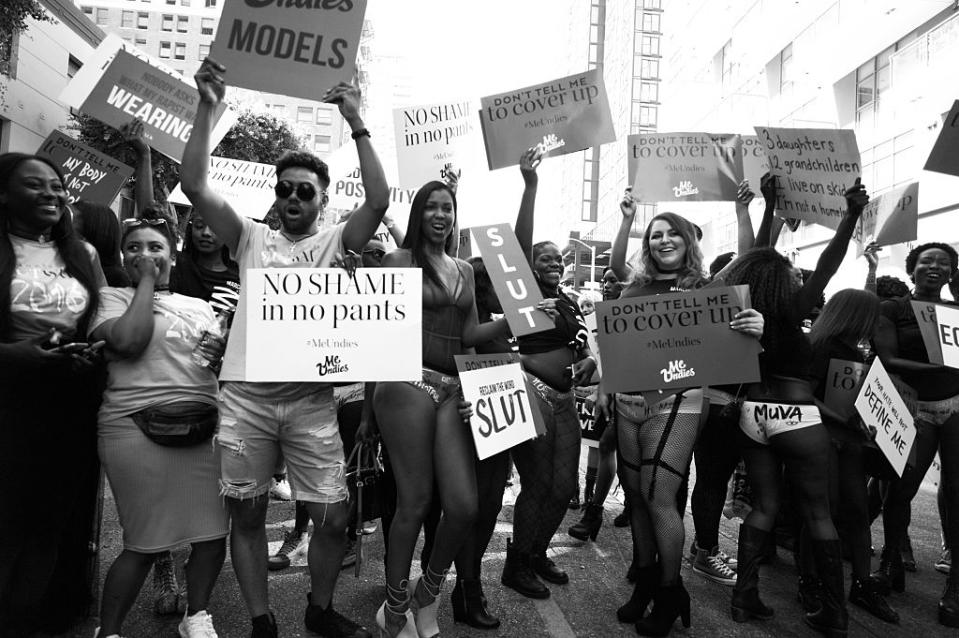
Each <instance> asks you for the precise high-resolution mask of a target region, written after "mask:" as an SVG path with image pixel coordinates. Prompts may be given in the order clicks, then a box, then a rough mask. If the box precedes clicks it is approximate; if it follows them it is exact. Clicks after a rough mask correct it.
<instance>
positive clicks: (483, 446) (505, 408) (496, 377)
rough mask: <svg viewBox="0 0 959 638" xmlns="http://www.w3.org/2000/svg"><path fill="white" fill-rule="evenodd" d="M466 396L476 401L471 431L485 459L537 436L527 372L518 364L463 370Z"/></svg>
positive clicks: (480, 456) (480, 457)
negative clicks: (527, 384)
mask: <svg viewBox="0 0 959 638" xmlns="http://www.w3.org/2000/svg"><path fill="white" fill-rule="evenodd" d="M460 383H461V384H462V386H463V398H465V399H466V400H467V401H469V402H470V403H472V404H473V416H472V417H470V430H471V431H472V433H473V443H474V444H475V445H476V456H477V458H479V460H481V461H482V460H483V459H486V458H489V457H491V456H493V455H494V454H499V453H500V452H503V451H505V450H508V449H510V448H512V447H514V446H517V445H519V444H520V443H523V442H524V441H529V440H530V439H533V438H536V427H535V425H534V423H533V410H532V407H531V405H530V394H529V389H528V388H527V386H526V375H525V373H524V372H523V368H522V366H520V364H518V363H509V364H506V365H501V366H493V367H488V368H478V369H475V370H471V371H469V372H461V373H460Z"/></svg>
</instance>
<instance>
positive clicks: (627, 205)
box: [609, 188, 636, 281]
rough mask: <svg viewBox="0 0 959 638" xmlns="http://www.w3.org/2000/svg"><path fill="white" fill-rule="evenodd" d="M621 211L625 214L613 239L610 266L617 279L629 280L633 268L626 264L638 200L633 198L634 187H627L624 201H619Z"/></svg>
mask: <svg viewBox="0 0 959 638" xmlns="http://www.w3.org/2000/svg"><path fill="white" fill-rule="evenodd" d="M619 212H621V213H622V214H623V219H622V221H620V223H619V230H618V231H617V232H616V237H615V238H614V239H613V246H612V248H611V250H610V255H609V267H610V268H611V269H612V271H613V273H614V274H615V275H616V278H617V279H619V280H620V281H627V280H629V277H630V275H631V274H632V269H631V268H630V267H629V266H627V265H626V248H627V246H628V245H629V231H630V230H631V229H632V228H633V220H634V219H635V218H636V200H635V199H634V198H633V193H632V188H627V189H626V194H625V195H624V196H623V201H621V202H620V203H619Z"/></svg>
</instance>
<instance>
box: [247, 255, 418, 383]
mask: <svg viewBox="0 0 959 638" xmlns="http://www.w3.org/2000/svg"><path fill="white" fill-rule="evenodd" d="M243 286H244V294H246V295H247V300H248V301H247V304H246V311H247V314H246V320H247V334H246V337H247V338H246V380H247V381H317V382H323V383H333V382H338V381H413V380H417V379H420V378H421V377H422V374H423V371H422V359H423V352H422V295H423V287H422V277H421V271H420V269H418V268H360V269H358V270H357V271H356V275H355V276H354V277H353V278H352V279H351V278H350V277H349V276H348V275H347V273H346V271H345V270H343V269H342V268H251V269H249V270H247V271H246V273H245V279H244V282H243Z"/></svg>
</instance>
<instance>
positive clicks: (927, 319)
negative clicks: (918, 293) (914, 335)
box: [910, 301, 946, 365]
mask: <svg viewBox="0 0 959 638" xmlns="http://www.w3.org/2000/svg"><path fill="white" fill-rule="evenodd" d="M910 303H911V304H912V312H913V313H914V314H915V315H916V323H918V324H919V333H920V334H921V335H922V342H923V343H924V344H925V346H926V354H927V355H928V356H929V363H936V364H938V365H946V364H945V362H944V361H943V358H942V346H941V345H940V341H939V322H938V313H939V310H940V309H942V308H943V306H942V305H941V304H935V303H929V302H928V301H912V302H910Z"/></svg>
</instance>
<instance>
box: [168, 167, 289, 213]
mask: <svg viewBox="0 0 959 638" xmlns="http://www.w3.org/2000/svg"><path fill="white" fill-rule="evenodd" d="M208 182H209V184H210V186H211V187H212V188H213V191H214V192H215V193H217V194H219V195H220V196H221V197H223V199H225V200H226V201H228V202H229V203H230V206H232V207H233V210H235V211H236V212H238V213H239V214H241V215H245V216H247V217H251V218H253V219H263V218H264V217H266V214H267V213H268V212H269V211H270V207H271V206H273V202H275V201H276V195H275V194H274V193H273V186H274V185H275V184H276V167H275V166H273V165H272V164H261V163H259V162H246V161H244V160H235V159H229V158H227V157H217V156H215V155H212V156H210V175H209V179H208ZM169 200H170V201H171V202H173V203H174V204H183V205H184V206H189V205H190V200H189V199H187V196H186V195H184V194H183V189H182V188H180V185H179V184H177V185H176V188H174V189H173V192H172V193H170V197H169Z"/></svg>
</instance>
